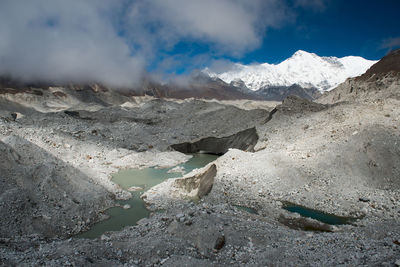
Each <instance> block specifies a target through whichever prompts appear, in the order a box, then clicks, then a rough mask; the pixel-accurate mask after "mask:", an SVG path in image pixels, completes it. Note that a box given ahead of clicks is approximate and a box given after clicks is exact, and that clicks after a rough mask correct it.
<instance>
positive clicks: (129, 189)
mask: <svg viewBox="0 0 400 267" xmlns="http://www.w3.org/2000/svg"><path fill="white" fill-rule="evenodd" d="M140 190H143V188H142V187H140V186H131V187H129V188H128V191H129V192H136V191H140Z"/></svg>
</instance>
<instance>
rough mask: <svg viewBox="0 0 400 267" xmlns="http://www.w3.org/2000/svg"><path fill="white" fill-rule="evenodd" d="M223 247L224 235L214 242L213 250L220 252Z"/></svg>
mask: <svg viewBox="0 0 400 267" xmlns="http://www.w3.org/2000/svg"><path fill="white" fill-rule="evenodd" d="M224 245H225V236H224V235H220V236H219V237H218V238H217V240H216V241H215V245H214V249H215V250H220V249H221V248H223V247H224Z"/></svg>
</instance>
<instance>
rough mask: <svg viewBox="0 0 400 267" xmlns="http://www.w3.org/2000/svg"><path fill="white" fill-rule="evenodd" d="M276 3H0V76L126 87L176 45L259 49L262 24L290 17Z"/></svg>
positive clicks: (233, 52)
mask: <svg viewBox="0 0 400 267" xmlns="http://www.w3.org/2000/svg"><path fill="white" fill-rule="evenodd" d="M282 3H283V2H282V1H278V0H219V1H215V0H202V1H198V0H152V1H147V0H136V1H128V0H113V1H109V0H96V1H91V0H68V1H64V0H34V1H33V0H19V1H15V0H2V1H0V75H10V76H12V77H14V78H18V79H22V80H24V81H36V80H40V81H52V82H93V81H96V82H101V83H104V84H106V85H109V86H116V87H130V86H133V85H134V84H135V83H136V82H138V81H139V80H140V78H141V77H142V75H143V73H144V72H145V70H146V67H147V66H148V65H149V64H151V62H154V61H156V60H157V58H158V57H159V56H160V55H161V54H163V53H164V54H165V53H167V54H168V52H169V51H172V50H173V49H174V47H175V46H176V45H177V44H179V43H180V42H197V43H201V44H204V45H207V46H208V47H210V49H211V50H212V51H213V53H216V54H227V55H230V56H240V55H242V54H243V53H245V52H247V51H250V50H252V49H254V48H256V47H258V46H259V45H260V44H261V42H262V40H263V37H264V34H265V32H266V30H267V29H268V28H270V27H279V26H280V25H281V24H283V23H285V21H287V20H288V19H290V17H291V12H290V10H289V9H288V7H287V6H286V5H284V4H282ZM168 60H169V61H171V62H173V59H167V60H166V62H167V61H168ZM197 60H199V59H197Z"/></svg>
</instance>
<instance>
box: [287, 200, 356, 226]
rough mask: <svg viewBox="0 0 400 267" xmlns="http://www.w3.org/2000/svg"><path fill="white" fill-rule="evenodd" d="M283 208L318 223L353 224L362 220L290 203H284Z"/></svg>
mask: <svg viewBox="0 0 400 267" xmlns="http://www.w3.org/2000/svg"><path fill="white" fill-rule="evenodd" d="M283 208H284V209H285V210H287V211H290V212H295V213H298V214H300V215H301V216H303V217H308V218H312V219H315V220H317V221H320V222H323V223H326V224H330V225H340V224H351V223H353V222H355V221H356V220H358V219H361V218H353V217H343V216H337V215H335V214H330V213H326V212H322V211H319V210H314V209H310V208H307V207H303V206H300V205H296V204H293V203H290V202H286V203H284V205H283Z"/></svg>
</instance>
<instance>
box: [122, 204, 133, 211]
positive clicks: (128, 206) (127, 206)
mask: <svg viewBox="0 0 400 267" xmlns="http://www.w3.org/2000/svg"><path fill="white" fill-rule="evenodd" d="M122 208H123V209H124V210H127V209H130V208H131V205H129V204H125V205H124V206H123V207H122Z"/></svg>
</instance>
